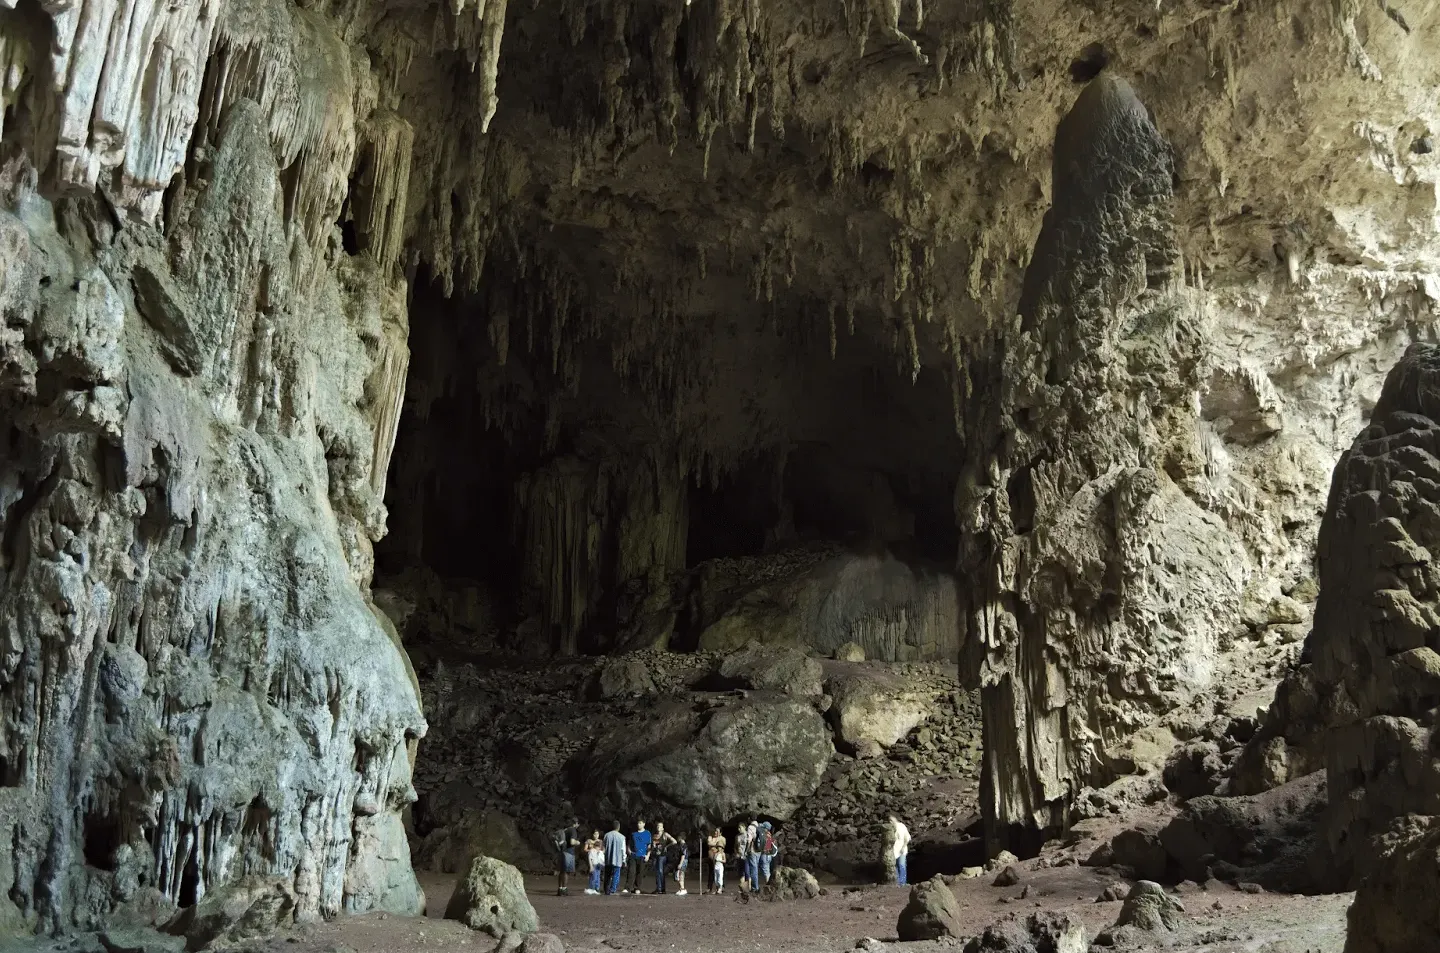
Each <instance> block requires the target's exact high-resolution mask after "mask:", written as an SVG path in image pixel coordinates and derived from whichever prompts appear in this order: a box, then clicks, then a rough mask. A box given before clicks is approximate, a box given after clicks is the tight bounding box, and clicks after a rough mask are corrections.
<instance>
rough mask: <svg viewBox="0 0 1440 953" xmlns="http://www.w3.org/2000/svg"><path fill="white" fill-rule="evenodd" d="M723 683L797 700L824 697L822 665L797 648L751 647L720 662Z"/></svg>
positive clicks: (783, 646)
mask: <svg viewBox="0 0 1440 953" xmlns="http://www.w3.org/2000/svg"><path fill="white" fill-rule="evenodd" d="M717 674H718V675H719V676H720V678H721V680H722V681H724V682H727V683H731V684H737V685H740V686H742V687H744V688H750V689H755V690H757V691H772V692H781V693H783V694H786V695H790V696H792V697H795V698H813V697H815V696H818V695H820V694H821V680H822V679H823V678H824V672H823V671H822V670H821V668H820V663H819V662H817V661H816V660H815V659H813V658H810V657H809V656H808V655H806V654H805V652H804V650H802V649H800V648H797V647H795V646H793V645H764V644H760V643H756V644H753V645H747V646H745V648H743V649H740V650H739V651H738V652H732V653H730V654H729V655H727V656H725V657H724V658H723V659H721V660H720V668H719V670H718V673H717Z"/></svg>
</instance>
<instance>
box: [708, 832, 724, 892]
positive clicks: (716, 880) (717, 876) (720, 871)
mask: <svg viewBox="0 0 1440 953" xmlns="http://www.w3.org/2000/svg"><path fill="white" fill-rule="evenodd" d="M705 847H706V850H707V856H708V857H709V858H710V892H711V893H717V894H719V893H724V892H725V835H724V834H722V833H720V828H718V827H717V828H715V830H714V832H712V833H711V834H710V836H709V838H707V839H706V841H705Z"/></svg>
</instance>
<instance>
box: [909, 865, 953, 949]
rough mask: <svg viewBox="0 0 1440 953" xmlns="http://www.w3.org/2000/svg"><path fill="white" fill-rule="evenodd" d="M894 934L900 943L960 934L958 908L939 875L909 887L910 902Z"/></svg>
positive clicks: (951, 893)
mask: <svg viewBox="0 0 1440 953" xmlns="http://www.w3.org/2000/svg"><path fill="white" fill-rule="evenodd" d="M895 931H896V934H897V935H898V936H899V937H900V939H902V940H938V939H940V938H941V937H946V936H950V937H959V936H960V935H961V934H962V928H961V926H960V905H959V904H958V903H956V902H955V894H954V893H953V892H951V890H950V888H949V887H948V886H946V884H945V881H944V880H942V879H941V878H940V876H939V875H938V874H937V875H936V876H934V877H931V878H930V879H929V880H926V881H924V882H923V883H918V884H916V885H915V886H914V887H911V888H910V902H909V903H907V904H905V909H903V910H901V911H900V919H899V920H897V921H896V923H895Z"/></svg>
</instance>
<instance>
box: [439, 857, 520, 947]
mask: <svg viewBox="0 0 1440 953" xmlns="http://www.w3.org/2000/svg"><path fill="white" fill-rule="evenodd" d="M445 919H447V920H459V921H460V922H461V923H463V924H465V925H466V926H467V927H469V928H470V929H472V930H481V931H483V932H485V933H488V934H490V935H491V936H493V937H496V938H497V939H498V938H499V937H502V936H504V935H505V934H507V933H534V932H535V931H536V930H539V929H540V918H539V917H537V916H536V915H535V908H534V907H532V906H531V905H530V900H529V898H528V897H526V896H525V880H524V878H523V877H521V876H520V871H518V870H516V869H515V868H514V867H511V866H510V865H509V864H507V863H504V862H503V861H499V860H496V859H495V858H493V857H476V858H475V859H474V860H472V861H471V862H470V869H469V870H468V871H467V872H466V873H465V875H464V876H463V877H461V878H460V879H459V880H457V881H456V882H455V892H454V893H453V894H451V895H450V903H449V904H448V905H446V907H445Z"/></svg>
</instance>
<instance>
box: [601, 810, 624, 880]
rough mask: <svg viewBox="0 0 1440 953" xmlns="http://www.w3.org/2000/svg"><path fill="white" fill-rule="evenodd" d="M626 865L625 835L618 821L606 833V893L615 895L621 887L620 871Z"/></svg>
mask: <svg viewBox="0 0 1440 953" xmlns="http://www.w3.org/2000/svg"><path fill="white" fill-rule="evenodd" d="M624 867H625V835H624V834H622V833H620V822H619V821H616V822H615V823H614V825H613V826H611V828H610V832H609V833H608V834H606V835H605V894H606V896H613V895H614V893H615V891H617V890H619V889H620V871H621V870H623V869H624Z"/></svg>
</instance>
